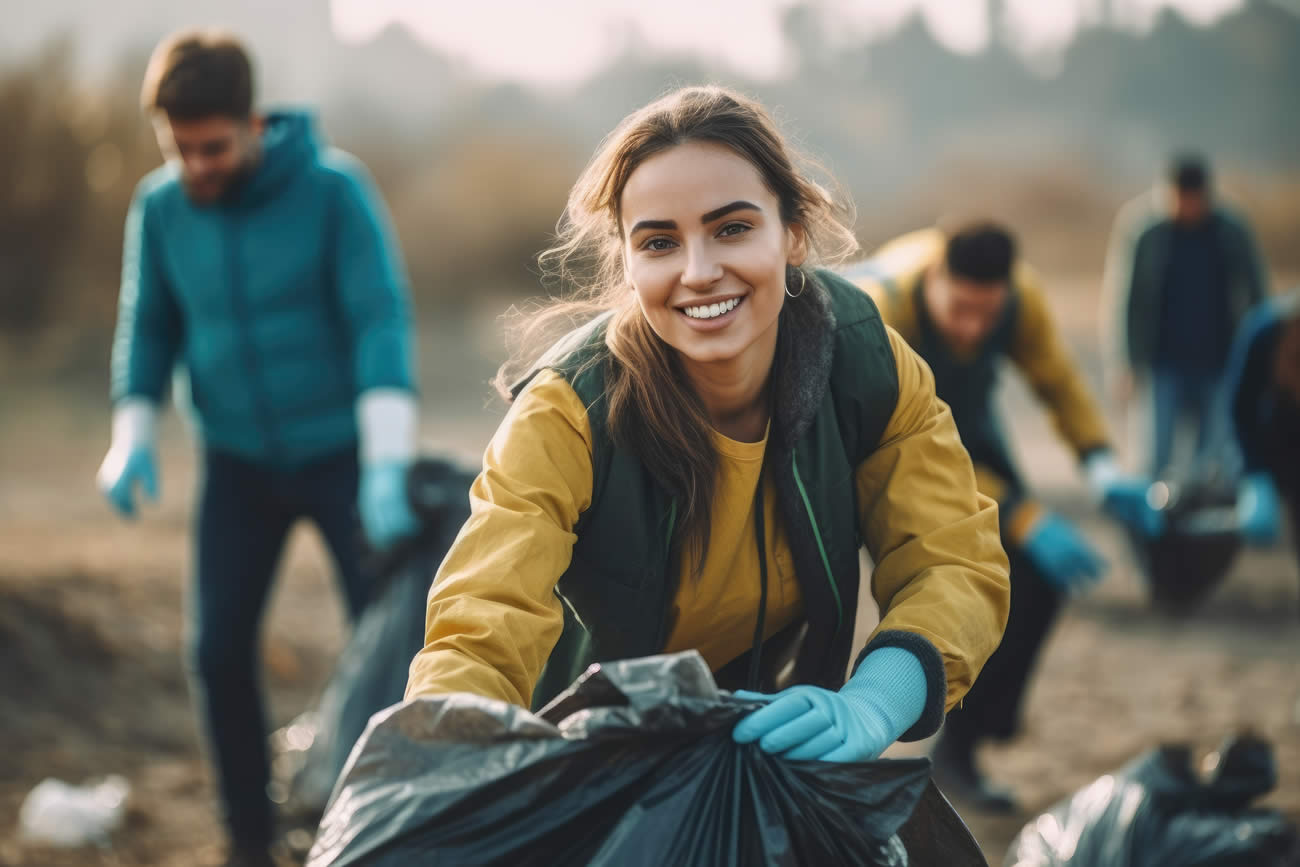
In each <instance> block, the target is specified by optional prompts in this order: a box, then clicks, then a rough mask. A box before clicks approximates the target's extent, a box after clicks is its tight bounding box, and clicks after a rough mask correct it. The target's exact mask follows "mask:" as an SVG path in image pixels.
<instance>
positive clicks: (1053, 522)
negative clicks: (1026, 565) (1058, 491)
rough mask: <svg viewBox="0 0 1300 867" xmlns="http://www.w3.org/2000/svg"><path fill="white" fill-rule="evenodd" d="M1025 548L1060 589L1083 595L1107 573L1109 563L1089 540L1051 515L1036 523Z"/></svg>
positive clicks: (1052, 582) (1069, 524)
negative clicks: (1082, 592) (1084, 591)
mask: <svg viewBox="0 0 1300 867" xmlns="http://www.w3.org/2000/svg"><path fill="white" fill-rule="evenodd" d="M1022 547H1023V550H1024V552H1025V555H1026V556H1028V557H1029V559H1030V560H1032V561H1033V563H1034V565H1035V566H1037V567H1038V569H1039V570H1040V571H1041V572H1042V573H1043V577H1044V578H1045V579H1046V580H1047V581H1048V582H1049V583H1051V584H1052V585H1053V586H1055V587H1057V588H1059V589H1061V590H1067V591H1070V592H1081V591H1083V590H1086V589H1088V588H1089V587H1091V586H1092V585H1093V584H1095V583H1096V582H1098V581H1100V580H1101V578H1102V576H1103V575H1105V574H1106V561H1105V560H1103V559H1102V557H1101V555H1100V554H1098V553H1097V552H1096V551H1095V550H1094V549H1093V547H1092V546H1091V545H1089V544H1088V540H1087V539H1085V538H1083V535H1082V534H1080V533H1079V531H1078V530H1076V529H1074V526H1073V525H1072V524H1071V523H1070V522H1069V521H1067V520H1065V519H1064V518H1062V517H1061V516H1060V515H1056V514H1053V513H1052V512H1047V513H1046V514H1044V515H1043V516H1042V517H1041V518H1039V519H1038V520H1037V521H1036V522H1034V524H1033V526H1032V527H1031V528H1030V530H1029V536H1028V537H1027V538H1026V539H1025V541H1024V543H1023V546H1022Z"/></svg>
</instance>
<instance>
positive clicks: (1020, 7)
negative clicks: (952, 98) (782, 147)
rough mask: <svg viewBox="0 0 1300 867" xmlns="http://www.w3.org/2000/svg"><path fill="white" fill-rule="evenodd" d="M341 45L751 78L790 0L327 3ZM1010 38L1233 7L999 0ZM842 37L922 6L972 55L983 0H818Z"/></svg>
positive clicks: (500, 63)
mask: <svg viewBox="0 0 1300 867" xmlns="http://www.w3.org/2000/svg"><path fill="white" fill-rule="evenodd" d="M330 2H331V12H332V19H333V26H334V30H335V32H336V33H337V34H338V36H339V37H340V38H342V39H347V40H353V39H355V40H363V39H366V38H368V37H369V36H372V35H373V34H375V33H376V32H377V31H379V30H380V29H382V28H383V27H384V26H385V25H387V24H388V23H390V22H392V21H400V22H403V23H405V24H406V25H408V26H409V27H410V29H411V30H412V31H414V32H415V33H416V35H418V36H419V37H420V38H421V39H423V40H426V41H427V42H429V43H430V44H431V45H433V46H435V47H436V48H438V49H439V50H440V51H442V52H445V53H448V54H451V55H454V56H457V57H459V58H461V59H462V60H465V61H467V62H468V63H469V64H470V65H471V66H473V67H474V68H475V69H477V70H479V71H481V72H483V73H486V74H488V75H493V76H500V77H505V78H517V79H527V80H532V81H547V82H555V83H560V82H566V81H574V80H577V79H580V78H582V77H583V76H585V75H587V74H589V73H590V72H592V71H593V70H594V69H595V68H597V67H598V66H600V64H601V63H602V62H603V61H605V60H607V59H608V58H609V57H610V56H612V55H615V54H617V53H618V51H619V50H620V48H622V47H623V46H624V45H626V44H627V42H628V41H629V39H631V38H633V36H632V34H635V38H636V39H638V40H640V41H642V42H643V44H645V45H646V46H647V47H648V48H651V49H658V50H666V51H674V52H690V53H697V54H703V55H708V56H713V57H720V58H721V59H723V60H725V61H726V62H727V63H728V64H730V65H731V66H733V67H735V68H737V69H739V70H741V71H744V72H746V73H749V74H751V75H755V76H759V77H764V76H772V75H776V74H779V73H780V72H781V70H782V68H783V65H784V64H786V63H787V62H788V60H789V59H788V58H787V57H785V56H784V53H783V51H782V44H781V38H780V19H781V13H782V12H783V11H784V10H785V9H788V8H789V7H790V6H791V5H793V3H792V0H730V2H720V0H652V2H651V0H546V2H534V0H524V2H521V0H469V2H463V0H457V2H455V3H454V5H453V4H451V3H446V2H442V0H330ZM1001 2H1002V4H1003V5H1004V6H1005V7H1006V9H1007V10H1008V15H1009V28H1010V30H1011V33H1010V36H1011V38H1012V39H1013V40H1014V43H1015V44H1016V45H1017V46H1019V47H1020V48H1021V49H1022V50H1023V51H1024V52H1025V53H1026V54H1027V55H1030V56H1034V57H1038V58H1049V59H1050V57H1051V56H1052V55H1053V54H1054V53H1056V52H1058V51H1059V49H1060V48H1061V47H1063V46H1064V45H1066V44H1068V42H1069V40H1070V38H1071V37H1072V36H1073V34H1074V32H1075V30H1076V28H1077V27H1078V26H1079V25H1080V24H1081V23H1088V22H1093V21H1097V20H1098V19H1099V18H1100V17H1101V16H1102V14H1103V10H1105V9H1109V10H1111V15H1113V16H1115V17H1117V18H1119V19H1120V20H1121V21H1122V22H1123V23H1124V24H1125V25H1127V26H1131V27H1135V28H1141V27H1143V26H1146V25H1148V24H1149V23H1150V22H1151V20H1153V19H1154V17H1155V15H1156V14H1157V13H1158V12H1159V10H1160V9H1161V8H1162V7H1165V6H1174V7H1177V8H1179V9H1181V10H1182V11H1183V13H1184V14H1185V15H1187V17H1189V18H1190V19H1192V20H1194V21H1196V22H1198V23H1203V24H1208V23H1211V22H1213V21H1214V20H1215V19H1217V18H1218V17H1220V16H1222V15H1223V14H1225V13H1227V12H1229V11H1231V10H1232V9H1234V8H1236V7H1238V6H1240V5H1241V2H1242V0H1001ZM819 5H820V6H822V7H823V9H825V10H826V13H827V17H828V18H830V19H831V20H833V21H835V22H836V27H835V34H834V36H833V38H838V39H843V40H845V41H848V40H854V39H861V38H862V37H863V36H864V35H869V34H872V33H876V32H879V31H881V30H887V29H889V28H891V27H894V26H896V25H897V24H898V23H899V22H900V21H901V20H902V19H903V18H904V17H905V16H906V15H907V14H908V13H910V12H912V11H913V10H916V9H920V10H921V12H922V14H923V15H924V16H925V18H926V21H927V22H928V23H929V26H930V29H931V30H932V31H933V32H934V33H935V34H936V35H937V36H938V37H939V38H940V39H942V40H943V41H944V42H945V43H946V44H947V45H949V46H950V47H951V48H953V49H955V50H958V51H978V50H979V49H980V48H982V47H984V46H985V45H986V44H987V42H988V38H989V20H988V19H989V16H988V0H821V2H820V4H819Z"/></svg>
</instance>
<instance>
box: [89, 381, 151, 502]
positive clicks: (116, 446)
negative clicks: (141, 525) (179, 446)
mask: <svg viewBox="0 0 1300 867" xmlns="http://www.w3.org/2000/svg"><path fill="white" fill-rule="evenodd" d="M157 414H158V411H157V408H156V407H155V406H154V405H153V403H152V402H151V401H149V400H147V399H145V398H141V397H128V398H125V399H124V400H122V401H121V402H120V403H119V404H118V405H117V407H116V408H114V410H113V438H112V443H111V444H110V445H109V447H108V454H106V455H104V461H103V463H101V464H100V465H99V473H98V475H97V476H96V477H95V481H96V482H97V483H98V485H99V490H100V492H101V493H102V494H103V495H104V497H105V498H106V499H107V500H108V502H109V504H110V505H111V506H112V507H113V508H114V509H116V510H117V511H118V513H119V514H121V515H122V517H124V518H134V517H135V515H136V511H135V486H136V485H137V484H138V485H139V486H140V488H141V489H142V490H143V491H144V496H145V498H146V499H148V500H149V501H150V502H157V500H158V461H157V458H155V457H154V442H155V440H156V437H155V426H156V416H157Z"/></svg>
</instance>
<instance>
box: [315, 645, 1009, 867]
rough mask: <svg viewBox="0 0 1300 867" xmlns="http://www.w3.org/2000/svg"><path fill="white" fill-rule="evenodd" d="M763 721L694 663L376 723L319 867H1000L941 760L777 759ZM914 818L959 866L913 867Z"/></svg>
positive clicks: (599, 675) (689, 658)
mask: <svg viewBox="0 0 1300 867" xmlns="http://www.w3.org/2000/svg"><path fill="white" fill-rule="evenodd" d="M753 707H754V705H753V704H752V703H748V702H744V701H741V700H739V699H736V698H734V697H733V696H731V695H730V694H728V693H724V692H721V691H719V690H718V688H717V686H716V685H715V684H714V681H713V676H712V674H711V673H710V671H709V669H708V666H707V665H706V664H705V662H704V660H703V659H702V658H701V657H700V656H699V654H698V653H696V652H694V651H688V652H685V653H680V654H673V655H665V656H656V657H648V658H646V659H639V660H630V661H625V662H616V663H608V664H603V665H594V666H592V667H591V668H590V669H588V671H587V673H586V674H584V675H583V676H582V677H581V678H579V680H578V681H577V682H575V684H574V685H573V686H571V687H570V688H569V689H568V690H567V691H565V692H563V693H561V694H560V695H559V696H558V697H557V698H556V699H555V700H554V701H552V702H551V703H550V704H549V705H547V706H546V707H545V708H543V709H542V711H541V712H540V713H538V714H533V713H530V712H528V711H526V710H524V709H523V708H519V707H515V706H513V705H509V704H506V703H504V702H500V701H494V700H491V699H485V698H480V697H477V696H471V695H466V694H457V695H451V696H439V697H434V698H419V699H413V700H411V701H408V702H406V703H404V704H402V705H399V706H397V707H394V708H391V709H390V710H388V711H386V712H385V713H383V714H378V715H376V716H375V717H374V718H373V719H372V720H371V723H370V726H369V728H368V729H367V731H366V734H365V736H364V737H363V739H362V741H361V742H360V743H359V745H358V748H357V749H356V750H355V751H354V752H353V754H352V757H351V758H350V760H349V762H348V766H347V768H346V769H345V770H344V774H343V777H342V778H341V779H340V781H339V785H338V787H337V788H336V789H335V791H334V794H333V797H332V798H331V800H330V804H329V806H328V808H327V809H326V813H325V816H324V818H323V819H322V821H321V825H320V830H319V833H318V835H317V838H316V843H315V846H314V847H313V848H312V850H311V853H310V855H309V856H308V860H307V867H327V865H329V867H344V865H353V864H367V865H406V864H426V865H436V864H449V865H450V864H455V865H461V864H475V865H479V864H548V865H549V864H575V865H576V864H604V865H619V867H636V865H663V864H672V865H675V867H690V865H701V867H703V865H710V867H712V865H721V864H745V865H750V864H754V865H759V864H780V865H796V864H807V865H830V864H854V865H861V867H871V865H881V867H903V865H907V864H909V863H911V864H915V865H928V864H944V865H953V867H962V865H966V864H984V863H985V862H984V859H983V857H982V855H980V853H979V850H978V847H975V845H974V842H973V840H972V839H971V838H970V837H969V833H968V832H966V830H965V827H964V825H962V824H961V821H960V819H959V818H957V816H956V814H955V813H953V812H952V808H951V807H950V806H948V804H947V802H946V801H944V800H943V799H942V796H941V795H939V794H938V790H937V789H934V787H933V785H932V784H930V782H929V769H930V763H929V760H928V759H924V758H918V759H899V760H880V761H872V762H859V763H845V764H832V763H826V762H795V761H788V760H785V759H781V758H779V757H773V756H769V755H767V754H765V753H763V752H762V751H761V750H759V749H758V747H757V746H756V745H753V744H747V745H739V744H736V743H735V742H733V741H732V739H731V729H732V727H733V726H734V724H735V722H736V720H738V719H739V718H740V717H741V716H743V715H744V714H745V713H747V712H748V711H749V710H751V709H752V708H753ZM919 805H921V806H922V807H923V809H918V806H919ZM914 811H915V812H917V813H922V814H923V815H924V816H925V817H926V821H927V823H928V824H927V825H926V826H925V827H920V828H911V829H910V833H905V834H904V835H903V836H905V837H906V838H907V839H909V840H915V841H919V842H917V843H915V845H916V846H917V847H918V848H924V849H929V850H934V851H939V852H943V853H945V854H942V855H939V856H935V857H932V856H931V855H928V854H919V855H918V854H917V853H916V852H913V853H911V854H912V858H911V860H910V862H909V853H908V851H907V850H906V849H905V846H904V843H903V841H902V838H900V836H899V834H900V831H902V830H903V826H904V823H905V822H907V820H908V819H909V817H911V816H912V815H913V813H914ZM945 847H946V848H945Z"/></svg>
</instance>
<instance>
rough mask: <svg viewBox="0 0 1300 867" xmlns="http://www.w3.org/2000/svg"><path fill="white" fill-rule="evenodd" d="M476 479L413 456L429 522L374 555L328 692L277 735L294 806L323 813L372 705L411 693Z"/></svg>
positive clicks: (414, 495) (414, 486)
mask: <svg viewBox="0 0 1300 867" xmlns="http://www.w3.org/2000/svg"><path fill="white" fill-rule="evenodd" d="M473 479H474V476H473V474H472V473H470V472H468V471H466V470H463V469H460V468H458V467H457V466H455V465H454V464H452V463H450V462H448V461H445V460H440V459H437V458H424V459H421V460H419V461H417V462H416V463H415V464H414V465H413V466H412V468H411V471H410V473H409V474H408V476H407V496H408V498H409V500H410V502H411V506H412V508H413V510H414V511H415V513H416V516H417V517H418V518H419V519H420V526H421V530H420V532H419V533H418V534H417V535H416V536H414V537H413V538H411V539H407V540H405V541H404V542H403V543H401V544H400V545H399V546H398V547H396V548H395V549H393V550H392V551H388V552H384V553H381V554H376V555H375V557H374V559H373V561H372V562H371V563H369V564H368V565H369V566H370V567H371V569H372V572H373V574H374V575H375V584H374V587H373V591H372V592H373V594H374V595H373V596H372V598H371V600H370V602H369V604H367V606H366V609H365V611H364V612H362V614H361V617H360V618H359V619H358V621H357V623H356V626H355V628H354V629H353V632H352V637H351V639H350V640H349V641H348V644H347V646H346V647H345V648H344V649H343V652H342V653H341V654H340V655H339V658H338V661H337V663H336V664H335V668H334V673H333V675H331V677H330V680H329V683H328V684H327V685H326V687H325V689H324V691H323V692H322V693H321V697H320V700H319V702H318V703H317V705H316V707H315V708H313V709H311V710H309V711H306V712H305V713H303V714H301V715H299V716H298V717H297V718H295V719H294V720H293V721H292V722H290V723H289V724H288V725H286V726H285V727H284V728H282V729H280V730H278V731H276V732H275V733H274V734H273V735H272V736H271V750H272V755H273V756H275V759H274V765H273V767H274V769H275V770H274V783H273V785H275V786H277V787H279V789H280V791H281V792H282V794H283V797H282V798H281V799H280V800H283V801H285V804H286V807H285V809H286V812H287V813H289V814H290V815H297V816H310V817H312V818H311V821H313V822H314V821H315V817H316V816H319V815H320V814H321V812H322V811H323V810H324V808H325V804H326V802H327V801H328V799H329V795H330V792H331V791H332V790H333V788H334V783H335V782H336V781H337V780H338V777H339V774H340V773H341V772H342V770H343V766H344V764H345V763H346V762H347V758H348V754H349V753H351V751H352V747H353V746H354V745H355V744H356V741H357V739H358V738H359V737H361V734H362V733H363V732H364V731H365V730H366V723H368V722H369V721H370V717H371V715H373V714H374V713H376V712H378V711H381V710H383V709H384V708H386V707H389V706H390V705H393V704H396V703H397V702H400V701H401V700H402V696H403V694H404V693H405V691H406V678H407V671H408V669H409V667H410V664H411V659H412V658H413V657H414V656H415V654H416V653H417V652H418V651H419V650H420V648H421V647H423V646H424V615H425V607H426V601H427V597H428V593H429V585H430V583H431V582H432V581H433V576H434V573H435V572H436V571H437V569H438V565H439V564H440V563H441V562H442V558H443V557H444V556H446V553H447V550H448V548H450V547H451V543H452V542H453V541H454V540H455V538H456V534H457V533H459V532H460V528H461V526H462V525H463V524H464V523H465V521H466V520H467V519H468V517H469V486H470V484H471V483H472V482H473Z"/></svg>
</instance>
